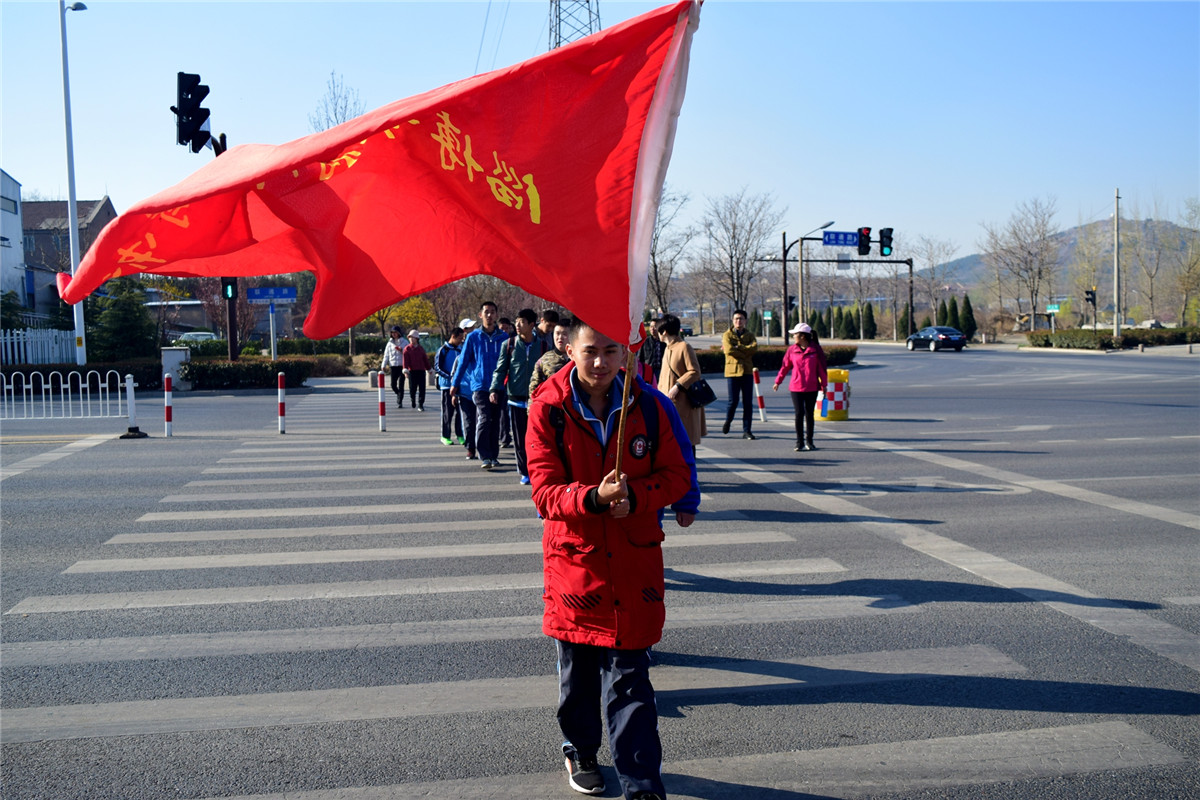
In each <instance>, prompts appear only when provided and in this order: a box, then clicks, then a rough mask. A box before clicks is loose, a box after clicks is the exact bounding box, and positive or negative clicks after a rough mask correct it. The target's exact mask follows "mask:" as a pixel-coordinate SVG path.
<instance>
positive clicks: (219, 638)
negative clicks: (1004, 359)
mask: <svg viewBox="0 0 1200 800" xmlns="http://www.w3.org/2000/svg"><path fill="white" fill-rule="evenodd" d="M919 611H921V608H920V607H919V606H914V605H911V604H909V603H908V602H906V601H905V600H904V599H903V598H902V597H899V596H898V595H881V596H875V597H852V596H833V597H804V598H801V599H797V600H759V599H755V600H749V601H746V602H740V603H719V604H713V605H701V606H681V605H678V604H677V603H672V604H671V605H670V606H669V607H668V609H667V627H666V629H667V630H668V631H672V630H683V629H687V628H704V627H718V626H720V627H723V626H727V625H769V624H780V623H790V622H807V621H812V620H821V619H841V618H844V617H865V616H877V615H882V614H899V613H916V612H919ZM544 635H545V634H543V633H542V616H541V615H540V614H537V615H530V616H524V617H493V618H490V619H452V620H435V621H428V622H426V621H421V622H396V623H382V624H375V625H340V626H329V627H323V628H290V629H280V630H265V631H222V632H219V633H179V634H165V635H161V636H123V637H114V638H111V639H76V640H73V641H51V642H40V641H39V642H6V643H4V644H3V645H0V659H2V660H3V662H4V665H5V666H6V667H9V668H13V667H30V666H48V665H54V664H88V663H96V662H109V661H142V660H147V659H156V660H157V659H173V658H197V657H220V658H227V657H229V656H244V655H262V654H265V653H311V652H318V651H324V650H356V649H364V648H385V647H419V646H423V645H433V644H449V643H453V642H484V641H496V640H504V639H534V638H537V639H540V638H542V637H543V636H544Z"/></svg>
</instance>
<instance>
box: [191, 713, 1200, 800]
mask: <svg viewBox="0 0 1200 800" xmlns="http://www.w3.org/2000/svg"><path fill="white" fill-rule="evenodd" d="M1186 761H1187V759H1186V757H1185V756H1184V755H1183V754H1182V753H1180V752H1178V751H1177V750H1174V749H1173V748H1171V747H1168V746H1167V745H1165V744H1162V743H1161V742H1159V741H1158V740H1156V739H1155V738H1154V737H1152V736H1150V735H1149V734H1146V733H1143V732H1142V731H1140V730H1138V729H1137V728H1135V727H1133V726H1132V725H1129V724H1127V723H1124V722H1098V723H1092V724H1086V725H1065V726H1061V727H1055V728H1035V729H1032V730H1024V731H1005V732H1002V733H981V734H974V735H968V736H947V737H942V738H938V739H923V740H915V741H902V742H885V743H882V744H865V745H850V746H845V747H830V748H826V749H822V750H798V749H796V750H788V751H786V752H780V753H755V754H751V755H743V756H721V757H719V758H705V759H696V760H693V761H672V762H667V763H665V764H663V776H664V778H665V780H666V784H667V789H668V791H669V792H670V793H671V797H672V798H675V800H710V799H711V798H713V797H716V796H718V795H716V794H714V788H713V787H736V788H737V789H740V790H741V793H740V794H738V796H741V797H753V796H755V789H757V788H759V787H761V789H762V792H763V794H764V795H775V796H783V795H787V796H795V797H816V796H820V797H844V798H855V797H860V796H878V795H880V794H893V793H896V794H900V793H908V794H912V793H914V792H922V791H925V792H928V791H934V792H936V790H938V789H945V788H950V787H955V786H974V785H978V784H989V783H990V784H996V783H1017V782H1019V781H1024V780H1031V779H1036V778H1054V777H1059V776H1063V775H1076V774H1085V773H1089V772H1107V771H1109V770H1122V769H1139V768H1143V769H1144V768H1146V767H1154V766H1169V765H1172V764H1181V763H1186ZM601 770H602V771H603V772H604V773H605V780H606V781H608V782H609V784H610V785H614V784H616V782H617V779H616V774H615V773H614V772H613V771H612V770H611V769H609V768H608V767H601ZM716 791H719V792H720V795H719V796H720V797H733V796H734V793H732V792H725V791H722V790H720V789H718V790H716ZM563 795H564V792H563V776H562V771H561V770H560V771H557V772H549V773H539V774H534V775H501V776H489V777H486V778H463V779H459V780H447V781H436V782H426V783H401V784H392V785H390V786H362V787H355V788H338V789H313V790H309V791H288V792H285V793H280V794H259V795H242V796H240V797H222V798H216V797H212V798H207V800H409V798H415V797H453V798H455V800H510V798H511V799H513V800H515V799H516V798H529V800H555V799H556V798H562V797H563Z"/></svg>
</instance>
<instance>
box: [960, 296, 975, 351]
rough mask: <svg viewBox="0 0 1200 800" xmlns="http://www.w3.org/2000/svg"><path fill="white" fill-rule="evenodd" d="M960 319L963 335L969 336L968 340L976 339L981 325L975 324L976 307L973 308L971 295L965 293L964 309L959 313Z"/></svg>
mask: <svg viewBox="0 0 1200 800" xmlns="http://www.w3.org/2000/svg"><path fill="white" fill-rule="evenodd" d="M958 321H959V324H960V326H959V330H960V331H962V332H963V336H966V337H967V341H968V342H969V341H971V340H972V339H974V338H975V333H976V332H977V331H978V330H979V326H977V325H976V324H975V309H973V308H971V296H970V295H967V294H964V295H963V303H962V311H960V312H959V313H958Z"/></svg>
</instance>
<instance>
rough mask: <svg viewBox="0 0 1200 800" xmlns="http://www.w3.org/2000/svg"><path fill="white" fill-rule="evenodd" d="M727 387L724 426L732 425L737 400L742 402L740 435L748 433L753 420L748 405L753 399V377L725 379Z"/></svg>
mask: <svg viewBox="0 0 1200 800" xmlns="http://www.w3.org/2000/svg"><path fill="white" fill-rule="evenodd" d="M725 382H726V383H727V384H728V386H729V405H728V406H727V407H726V410H725V424H726V425H732V424H733V415H734V413H735V412H736V411H737V407H738V400H739V399H740V400H741V401H742V433H749V432H750V426H751V424H753V420H754V409H753V408H751V406H750V403H751V400H752V399H753V397H754V376H753V375H739V376H738V377H736V378H726V379H725Z"/></svg>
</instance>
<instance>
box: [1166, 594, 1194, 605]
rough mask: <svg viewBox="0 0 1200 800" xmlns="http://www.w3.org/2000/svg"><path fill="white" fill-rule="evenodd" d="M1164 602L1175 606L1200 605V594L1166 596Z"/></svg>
mask: <svg viewBox="0 0 1200 800" xmlns="http://www.w3.org/2000/svg"><path fill="white" fill-rule="evenodd" d="M1163 602H1164V603H1170V604H1171V605H1173V606H1200V595H1192V596H1191V597H1164V598H1163Z"/></svg>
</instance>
